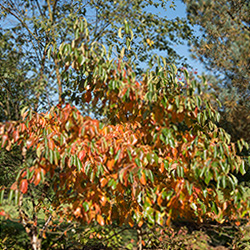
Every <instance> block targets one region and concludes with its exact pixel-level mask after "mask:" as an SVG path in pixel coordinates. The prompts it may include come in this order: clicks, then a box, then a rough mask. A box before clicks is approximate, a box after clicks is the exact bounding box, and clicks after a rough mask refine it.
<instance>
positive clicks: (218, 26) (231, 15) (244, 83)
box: [183, 0, 250, 142]
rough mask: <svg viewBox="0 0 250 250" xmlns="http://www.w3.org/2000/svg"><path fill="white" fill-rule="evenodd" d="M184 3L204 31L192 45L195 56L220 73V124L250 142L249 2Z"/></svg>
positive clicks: (217, 89)
mask: <svg viewBox="0 0 250 250" xmlns="http://www.w3.org/2000/svg"><path fill="white" fill-rule="evenodd" d="M183 2H185V3H186V4H187V12H188V18H189V20H190V22H191V23H192V24H195V25H198V26H199V27H200V29H201V31H202V34H203V35H202V36H201V37H198V38H197V41H196V42H195V43H194V44H193V45H192V51H193V52H194V56H195V57H196V58H198V59H199V60H200V61H202V62H204V63H205V65H206V66H207V68H208V69H209V70H210V72H211V73H215V74H216V75H217V79H216V80H215V81H214V80H213V81H212V83H213V88H214V89H215V92H216V94H217V96H219V98H220V99H221V101H222V104H223V106H222V108H221V109H220V111H221V114H222V122H221V126H223V127H224V128H225V129H226V131H227V132H228V133H230V134H231V135H232V140H233V141H236V140H238V139H240V138H244V139H245V140H246V141H247V142H250V138H249V131H250V130H249V126H248V125H249V111H250V109H249V83H250V68H249V65H250V61H249V58H250V57H249V46H250V18H249V17H250V4H249V1H245V0H237V1H224V0H223V1H217V0H214V1H192V0H184V1H183ZM219 74H221V77H220V78H219V77H218V75H219Z"/></svg>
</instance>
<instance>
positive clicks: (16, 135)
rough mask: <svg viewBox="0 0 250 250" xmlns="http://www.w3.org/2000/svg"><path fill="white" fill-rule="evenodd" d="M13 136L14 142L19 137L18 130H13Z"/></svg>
mask: <svg viewBox="0 0 250 250" xmlns="http://www.w3.org/2000/svg"><path fill="white" fill-rule="evenodd" d="M13 138H14V142H16V141H17V140H18V139H19V131H18V130H15V131H14V132H13Z"/></svg>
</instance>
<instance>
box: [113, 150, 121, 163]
mask: <svg viewBox="0 0 250 250" xmlns="http://www.w3.org/2000/svg"><path fill="white" fill-rule="evenodd" d="M120 153H121V150H120V149H119V150H118V152H117V154H116V155H115V158H114V159H115V161H118V159H119V156H120Z"/></svg>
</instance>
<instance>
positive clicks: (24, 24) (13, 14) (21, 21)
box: [0, 3, 40, 42]
mask: <svg viewBox="0 0 250 250" xmlns="http://www.w3.org/2000/svg"><path fill="white" fill-rule="evenodd" d="M0 7H2V8H3V9H4V10H6V11H8V12H9V13H10V14H11V15H12V16H14V17H15V18H16V19H17V20H18V21H19V22H20V23H21V24H22V25H23V26H24V27H25V28H26V29H27V31H28V32H29V33H30V34H31V36H33V37H34V38H35V39H36V40H37V41H38V42H40V41H39V39H38V38H37V37H36V36H35V35H34V34H33V33H32V32H31V30H30V29H29V27H28V26H27V24H26V23H25V22H24V21H23V20H21V19H20V18H19V17H18V16H17V15H16V14H15V13H13V12H12V11H11V10H10V9H8V8H6V7H4V6H3V5H2V4H1V3H0Z"/></svg>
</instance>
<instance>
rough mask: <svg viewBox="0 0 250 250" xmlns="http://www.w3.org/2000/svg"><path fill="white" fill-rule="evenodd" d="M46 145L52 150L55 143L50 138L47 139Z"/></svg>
mask: <svg viewBox="0 0 250 250" xmlns="http://www.w3.org/2000/svg"><path fill="white" fill-rule="evenodd" d="M48 146H49V149H51V150H54V148H55V144H54V141H53V140H52V139H48Z"/></svg>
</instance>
